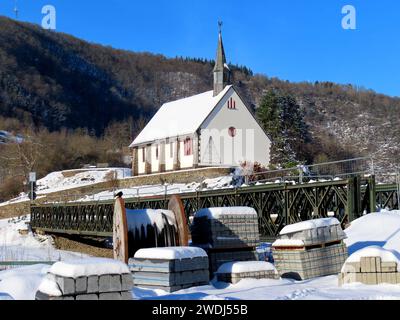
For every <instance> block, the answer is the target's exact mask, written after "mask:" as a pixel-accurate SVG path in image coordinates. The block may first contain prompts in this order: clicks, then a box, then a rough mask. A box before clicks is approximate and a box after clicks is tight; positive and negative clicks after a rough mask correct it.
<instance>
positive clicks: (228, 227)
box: [191, 207, 260, 249]
mask: <svg viewBox="0 0 400 320" xmlns="http://www.w3.org/2000/svg"><path fill="white" fill-rule="evenodd" d="M191 233H192V241H193V243H194V244H196V245H203V246H206V247H210V248H213V249H221V248H241V247H243V248H246V247H255V246H257V245H258V243H259V240H260V239H259V232H258V217H257V212H256V211H255V210H254V209H253V208H249V207H225V208H208V209H202V210H200V211H198V212H197V213H196V214H195V216H194V219H193V224H192V229H191Z"/></svg>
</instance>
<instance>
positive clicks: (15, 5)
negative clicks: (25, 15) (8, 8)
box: [14, 0, 18, 19]
mask: <svg viewBox="0 0 400 320" xmlns="http://www.w3.org/2000/svg"><path fill="white" fill-rule="evenodd" d="M14 13H15V19H18V3H17V0H15V1H14Z"/></svg>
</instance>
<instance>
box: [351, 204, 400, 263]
mask: <svg viewBox="0 0 400 320" xmlns="http://www.w3.org/2000/svg"><path fill="white" fill-rule="evenodd" d="M345 232H346V235H347V237H348V238H347V239H346V240H344V241H345V243H346V245H347V247H348V249H349V255H351V254H353V253H354V252H355V251H357V250H360V249H362V248H365V247H369V246H378V247H382V248H385V249H392V250H395V251H397V252H400V211H390V212H389V211H381V212H379V213H371V214H368V215H365V216H363V217H361V218H360V219H357V220H356V221H353V222H352V223H351V225H350V227H349V228H347V229H346V230H345Z"/></svg>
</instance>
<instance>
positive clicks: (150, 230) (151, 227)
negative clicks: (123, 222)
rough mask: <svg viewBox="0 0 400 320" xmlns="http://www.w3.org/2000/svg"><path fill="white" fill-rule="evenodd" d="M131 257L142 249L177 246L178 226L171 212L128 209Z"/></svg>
mask: <svg viewBox="0 0 400 320" xmlns="http://www.w3.org/2000/svg"><path fill="white" fill-rule="evenodd" d="M126 218H127V225H128V226H127V227H128V250H129V257H133V256H134V254H135V252H136V251H137V250H139V249H141V248H152V247H168V246H174V245H176V244H177V234H178V232H177V225H176V219H175V214H174V212H172V211H170V210H152V209H144V210H129V209H126Z"/></svg>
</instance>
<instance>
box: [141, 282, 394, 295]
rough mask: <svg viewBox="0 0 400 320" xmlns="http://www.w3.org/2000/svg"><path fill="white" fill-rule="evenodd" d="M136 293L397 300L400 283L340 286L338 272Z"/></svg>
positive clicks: (143, 290) (142, 290)
mask: <svg viewBox="0 0 400 320" xmlns="http://www.w3.org/2000/svg"><path fill="white" fill-rule="evenodd" d="M133 297H134V298H136V299H146V300H238V299H240V300H249V299H251V300H383V299H385V300H389V299H396V300H398V299H400V286H396V285H377V286H367V285H363V284H351V285H346V286H344V287H342V288H341V287H339V286H338V277H337V276H328V277H321V278H315V279H311V280H306V281H294V280H289V279H281V280H271V279H265V280H256V279H245V280H242V281H240V282H239V283H237V284H235V285H229V284H226V283H222V282H212V285H208V286H203V287H196V288H190V289H185V290H181V291H178V292H175V293H172V294H168V293H166V292H163V291H161V290H148V289H141V288H135V289H133Z"/></svg>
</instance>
